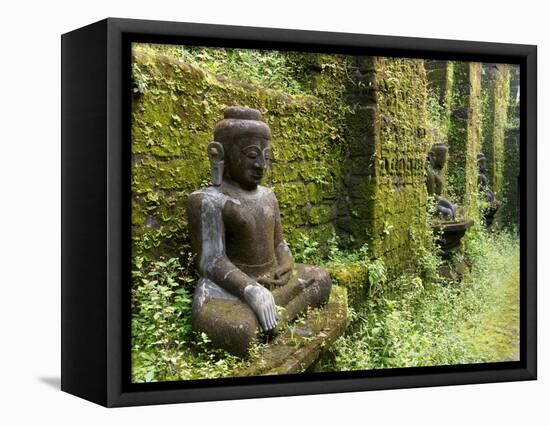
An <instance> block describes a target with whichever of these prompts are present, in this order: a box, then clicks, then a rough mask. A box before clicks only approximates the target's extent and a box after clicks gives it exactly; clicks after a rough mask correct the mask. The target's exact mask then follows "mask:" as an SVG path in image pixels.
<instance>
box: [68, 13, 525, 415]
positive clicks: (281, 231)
mask: <svg viewBox="0 0 550 426" xmlns="http://www.w3.org/2000/svg"><path fill="white" fill-rule="evenodd" d="M535 378H536V47H535V46H525V45H515V44H497V43H481V42H465V41H451V40H432V39H415V38H402V37H386V36H384V37H382V36H370V35H360V34H342V33H323V32H311V31H296V30H292V31H291V30H280V29H266V28H246V27H231V26H218V25H202V24H187V23H175V22H155V21H140V20H127V19H112V18H110V19H106V20H104V21H101V22H98V23H95V24H92V25H90V26H87V27H84V28H81V29H78V30H75V31H73V32H70V33H68V34H65V35H63V37H62V389H63V390H64V391H66V392H69V393H72V394H75V395H78V396H81V397H83V398H86V399H89V400H91V401H94V402H96V403H99V404H102V405H106V406H127V405H140V404H158V403H172V402H189V401H204V400H215V399H235V398H251V397H268V396H281V395H300V394H313V393H327V392H347V391H361V390H372V389H388V388H403V387H418V386H438V385H450V384H466V383H484V382H498V381H512V380H529V379H535Z"/></svg>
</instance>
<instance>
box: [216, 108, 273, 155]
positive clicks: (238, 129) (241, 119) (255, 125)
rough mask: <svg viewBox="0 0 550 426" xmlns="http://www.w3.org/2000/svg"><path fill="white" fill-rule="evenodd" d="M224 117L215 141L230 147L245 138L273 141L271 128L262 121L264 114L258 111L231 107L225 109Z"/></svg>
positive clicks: (217, 128)
mask: <svg viewBox="0 0 550 426" xmlns="http://www.w3.org/2000/svg"><path fill="white" fill-rule="evenodd" d="M223 117H224V119H223V120H221V121H220V122H219V123H218V124H216V128H215V129H214V140H215V141H218V142H221V143H223V144H224V145H228V144H232V143H233V142H234V141H235V140H237V139H238V138H241V137H243V136H244V137H247V136H256V137H262V138H266V139H271V131H270V130H269V126H268V125H267V124H265V123H264V122H263V121H262V114H261V112H260V111H258V110H257V109H253V108H247V107H242V106H230V107H227V108H226V109H225V111H224V114H223Z"/></svg>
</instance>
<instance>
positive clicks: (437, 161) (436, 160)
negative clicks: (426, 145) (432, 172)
mask: <svg viewBox="0 0 550 426" xmlns="http://www.w3.org/2000/svg"><path fill="white" fill-rule="evenodd" d="M428 158H429V160H430V163H431V165H432V167H433V168H434V169H436V170H441V169H442V168H443V167H444V166H445V163H446V162H447V147H445V146H443V145H434V146H433V147H432V149H431V150H430V151H429V152H428Z"/></svg>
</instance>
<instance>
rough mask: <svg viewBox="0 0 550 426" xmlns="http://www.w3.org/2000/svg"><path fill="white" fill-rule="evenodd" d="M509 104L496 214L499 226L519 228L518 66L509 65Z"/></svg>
mask: <svg viewBox="0 0 550 426" xmlns="http://www.w3.org/2000/svg"><path fill="white" fill-rule="evenodd" d="M509 69H510V95H509V98H510V102H509V106H508V120H507V121H508V124H507V127H506V130H505V133H504V166H503V182H502V194H501V200H502V202H503V204H502V207H501V208H500V210H499V211H498V213H497V220H498V223H499V225H500V226H504V227H506V226H511V225H512V226H513V225H516V226H519V196H520V194H519V173H520V168H519V167H520V164H519V156H520V133H519V126H520V121H519V114H520V112H519V84H520V72H519V66H518V65H510V66H509Z"/></svg>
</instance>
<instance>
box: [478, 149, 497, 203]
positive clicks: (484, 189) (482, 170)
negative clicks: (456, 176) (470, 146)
mask: <svg viewBox="0 0 550 426" xmlns="http://www.w3.org/2000/svg"><path fill="white" fill-rule="evenodd" d="M477 167H478V175H477V186H478V189H479V192H480V193H481V194H483V198H484V199H485V201H487V202H488V203H492V202H493V201H495V194H494V193H493V191H491V189H490V188H489V180H488V179H487V175H486V172H487V158H486V157H485V154H483V153H482V152H481V153H479V154H478V155H477Z"/></svg>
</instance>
